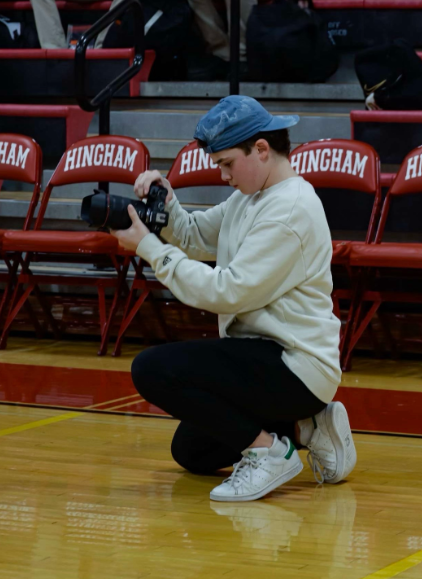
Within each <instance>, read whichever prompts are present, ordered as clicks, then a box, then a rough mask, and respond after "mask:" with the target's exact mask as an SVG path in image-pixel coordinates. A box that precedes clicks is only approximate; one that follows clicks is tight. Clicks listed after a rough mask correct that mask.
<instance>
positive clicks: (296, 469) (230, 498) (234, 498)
mask: <svg viewBox="0 0 422 579" xmlns="http://www.w3.org/2000/svg"><path fill="white" fill-rule="evenodd" d="M295 453H296V455H297V458H296V461H295V465H294V466H292V467H291V468H290V470H288V471H287V472H285V473H283V474H282V475H280V476H279V477H277V478H276V479H274V480H273V481H272V482H271V483H270V484H268V485H267V486H266V487H264V488H263V489H261V490H260V491H259V492H257V493H253V494H249V495H226V496H224V495H214V494H213V493H212V491H211V492H210V499H211V500H213V501H220V502H226V503H228V502H239V501H255V500H256V499H260V498H261V497H263V496H265V495H267V494H268V493H270V492H271V491H273V490H274V489H276V488H277V487H279V486H280V485H282V484H284V483H286V482H287V481H289V480H291V479H292V478H294V477H295V476H297V475H298V474H299V473H300V472H301V470H302V469H303V464H302V461H301V460H300V458H299V455H298V454H297V450H295Z"/></svg>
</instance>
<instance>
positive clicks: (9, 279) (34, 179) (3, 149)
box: [0, 133, 42, 331]
mask: <svg viewBox="0 0 422 579" xmlns="http://www.w3.org/2000/svg"><path fill="white" fill-rule="evenodd" d="M41 177H42V152H41V148H40V146H39V145H38V144H37V143H36V142H35V141H34V140H33V139H31V138H30V137H27V136H24V135H16V134H12V133H3V134H0V179H1V180H2V181H3V180H10V181H18V182H21V183H30V184H33V185H34V188H33V191H32V195H31V199H30V201H29V206H28V212H27V215H26V218H25V221H24V225H23V230H24V231H27V230H28V229H29V228H30V226H31V224H32V220H33V217H34V212H35V209H36V206H37V204H38V200H39V196H40V188H41ZM6 231H7V230H0V258H1V259H2V260H4V261H5V263H6V265H7V269H8V271H7V272H5V273H1V274H0V281H1V282H4V283H5V284H6V287H5V290H4V292H3V295H2V298H1V302H0V320H1V318H2V314H3V313H4V311H5V309H6V306H7V303H8V300H9V298H10V296H11V292H12V289H13V286H14V282H15V280H16V272H17V269H18V266H19V262H20V254H15V255H12V256H10V255H6V254H5V253H4V251H3V237H4V234H5V233H6ZM28 308H29V303H28ZM29 313H30V316H31V319H32V321H33V323H34V325H35V328H36V330H37V331H39V330H40V328H39V324H38V322H37V319H36V317H35V316H34V315H33V312H32V310H29Z"/></svg>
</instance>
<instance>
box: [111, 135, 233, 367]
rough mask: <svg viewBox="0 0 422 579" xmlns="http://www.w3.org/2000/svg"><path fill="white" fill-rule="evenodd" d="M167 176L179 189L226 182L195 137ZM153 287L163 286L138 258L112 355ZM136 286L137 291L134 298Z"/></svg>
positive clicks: (165, 330) (177, 158)
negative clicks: (152, 278)
mask: <svg viewBox="0 0 422 579" xmlns="http://www.w3.org/2000/svg"><path fill="white" fill-rule="evenodd" d="M167 179H168V180H169V181H170V183H171V186H172V187H173V188H174V189H181V188H184V187H209V186H212V185H217V186H218V185H221V186H227V183H225V182H224V181H222V179H221V173H220V169H219V168H218V166H217V165H215V164H214V163H213V162H212V161H211V158H210V156H209V154H208V153H205V151H203V150H202V149H198V146H197V143H196V141H193V142H191V143H189V144H188V145H186V146H185V147H183V149H182V150H181V151H179V153H178V155H177V157H176V159H175V161H174V163H173V165H172V166H171V168H170V171H169V173H168V175H167ZM153 289H163V286H162V284H160V283H159V282H158V281H156V280H155V281H149V280H147V279H146V278H145V276H144V275H143V263H142V260H139V262H138V264H137V268H136V275H135V279H134V281H133V283H132V287H131V290H130V294H129V296H128V299H127V302H126V307H125V313H124V317H123V320H122V323H121V326H120V330H119V333H118V337H117V340H116V344H115V348H114V352H113V356H119V355H120V352H121V345H122V340H123V337H124V334H125V332H126V330H127V329H128V327H129V325H130V323H131V322H132V320H133V318H134V317H135V315H136V314H137V312H138V310H139V308H140V307H141V305H142V304H143V303H144V301H145V300H146V298H147V297H148V295H150V293H151V290H153ZM138 290H139V291H140V292H141V294H140V295H139V297H138V298H136V295H137V291H138ZM151 295H152V294H151ZM135 300H136V301H135ZM157 313H158V310H157ZM159 321H160V323H161V326H162V329H163V331H164V333H165V335H166V337H167V338H169V334H168V331H167V329H166V327H165V325H164V320H162V319H159Z"/></svg>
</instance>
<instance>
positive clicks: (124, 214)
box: [81, 183, 169, 235]
mask: <svg viewBox="0 0 422 579" xmlns="http://www.w3.org/2000/svg"><path fill="white" fill-rule="evenodd" d="M166 196H167V189H165V188H164V187H161V186H160V185H157V184H156V183H153V184H152V185H151V187H150V189H149V192H148V196H147V198H146V202H144V201H134V200H133V199H130V198H129V197H120V196H119V195H109V194H108V193H105V192H104V191H101V190H98V189H94V195H88V196H87V197H84V198H83V199H82V207H81V217H82V219H83V220H84V221H86V222H87V223H88V225H89V226H92V227H108V228H110V229H128V228H129V227H130V226H131V225H132V221H131V219H130V217H129V213H128V210H127V208H128V206H129V205H133V206H134V208H135V210H136V212H137V214H138V216H139V219H140V220H141V221H142V222H143V223H145V225H146V226H147V227H148V229H149V230H150V231H151V233H155V234H157V235H159V234H160V233H161V230H162V228H163V227H166V226H167V225H168V218H169V214H168V213H167V212H166V211H164V208H165V203H166Z"/></svg>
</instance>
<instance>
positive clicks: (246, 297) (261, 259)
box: [137, 221, 306, 314]
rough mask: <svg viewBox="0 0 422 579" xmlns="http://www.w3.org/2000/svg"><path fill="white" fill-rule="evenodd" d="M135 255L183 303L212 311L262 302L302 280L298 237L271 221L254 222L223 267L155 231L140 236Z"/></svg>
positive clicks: (247, 307) (250, 308) (233, 309)
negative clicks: (200, 258)
mask: <svg viewBox="0 0 422 579" xmlns="http://www.w3.org/2000/svg"><path fill="white" fill-rule="evenodd" d="M137 254H138V255H139V256H140V257H142V258H143V259H145V260H146V261H148V262H149V263H150V265H151V267H152V268H153V270H154V271H155V275H156V277H157V279H158V280H159V281H160V282H162V283H163V284H164V285H165V286H167V287H168V288H169V289H170V290H171V291H172V293H173V294H174V295H175V296H176V297H177V298H178V299H179V300H180V301H181V302H183V303H185V304H187V305H189V306H192V307H195V308H202V309H205V310H208V311H210V312H213V313H216V314H237V313H243V312H247V311H253V310H256V309H259V308H262V307H265V306H267V305H268V304H269V303H271V302H272V301H274V300H275V299H277V298H279V297H280V296H282V295H283V294H285V293H286V292H288V291H289V290H291V289H292V288H293V287H295V286H297V285H299V284H300V283H301V282H303V280H304V279H306V270H305V265H304V260H303V255H302V250H301V242H300V239H299V237H298V236H297V234H296V233H294V232H293V231H292V230H291V229H289V228H288V227H287V226H286V225H284V224H282V223H279V222H274V221H264V222H260V223H257V224H256V225H255V226H254V227H253V228H252V229H251V230H250V232H249V233H248V235H247V236H246V237H245V239H244V241H243V243H242V245H241V247H240V248H239V251H238V252H237V254H236V256H235V258H234V259H233V260H232V261H231V262H230V263H229V265H228V266H227V267H226V268H225V269H222V268H221V267H218V266H217V267H215V268H212V267H209V266H208V265H206V264H203V263H200V262H198V261H194V260H190V259H189V258H188V257H187V255H186V254H185V253H183V251H181V250H180V249H178V248H176V247H173V246H171V245H167V244H163V243H161V241H160V240H159V239H158V238H157V237H156V236H155V235H154V234H149V235H147V236H146V237H144V239H143V240H142V241H141V242H140V243H139V245H138V248H137Z"/></svg>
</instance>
